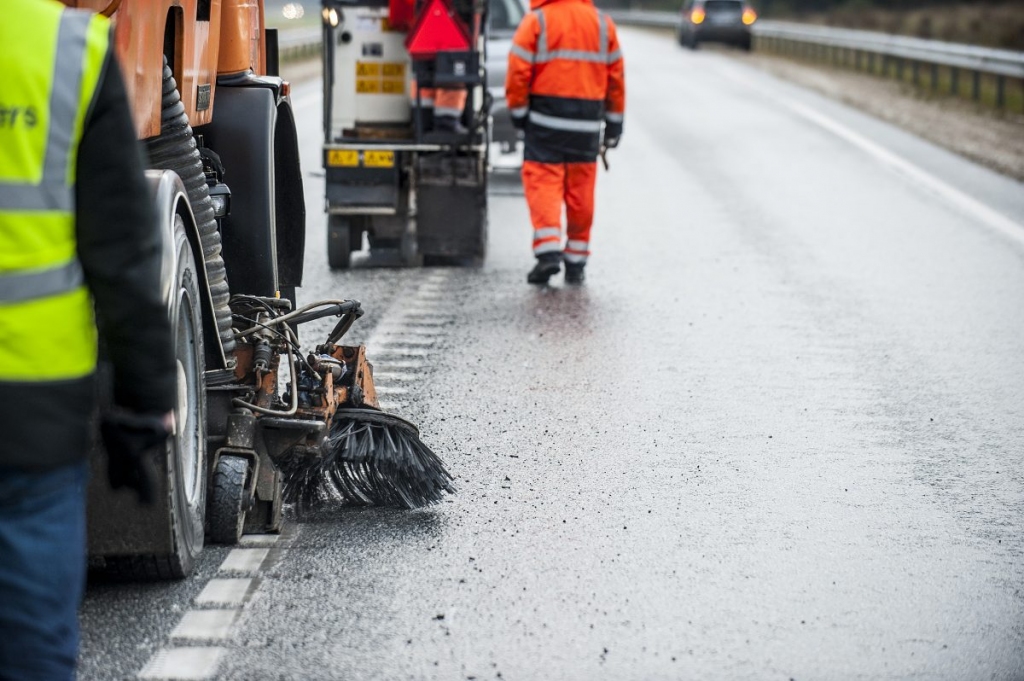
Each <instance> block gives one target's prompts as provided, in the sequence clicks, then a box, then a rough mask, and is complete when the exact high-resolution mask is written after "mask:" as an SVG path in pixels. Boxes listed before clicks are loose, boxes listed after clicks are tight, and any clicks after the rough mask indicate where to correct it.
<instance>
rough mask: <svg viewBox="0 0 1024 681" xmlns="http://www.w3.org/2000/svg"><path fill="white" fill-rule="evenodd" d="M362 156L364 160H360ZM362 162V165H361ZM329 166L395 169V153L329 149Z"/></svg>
mask: <svg viewBox="0 0 1024 681" xmlns="http://www.w3.org/2000/svg"><path fill="white" fill-rule="evenodd" d="M360 155H361V156H362V158H361V159H360ZM360 160H361V161H362V163H360ZM327 165H328V166H330V167H332V168H357V167H359V166H360V165H362V166H363V167H364V168H394V167H395V152H393V151H362V152H360V151H356V150H355V149H328V150H327Z"/></svg>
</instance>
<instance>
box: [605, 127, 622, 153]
mask: <svg viewBox="0 0 1024 681" xmlns="http://www.w3.org/2000/svg"><path fill="white" fill-rule="evenodd" d="M621 139H622V123H621V122H618V123H613V122H612V121H605V124H604V146H606V147H608V148H609V149H614V148H615V147H617V146H619V140H621Z"/></svg>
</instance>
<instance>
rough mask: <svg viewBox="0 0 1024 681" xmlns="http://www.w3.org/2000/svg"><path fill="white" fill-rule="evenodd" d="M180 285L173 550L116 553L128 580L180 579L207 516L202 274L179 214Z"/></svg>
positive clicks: (175, 313)
mask: <svg viewBox="0 0 1024 681" xmlns="http://www.w3.org/2000/svg"><path fill="white" fill-rule="evenodd" d="M174 244H175V252H176V253H177V256H178V257H177V277H176V281H177V287H176V288H175V290H174V293H173V295H174V300H173V303H172V311H171V328H172V330H173V332H174V356H175V360H176V364H177V368H178V380H177V384H178V404H177V406H176V407H175V409H174V419H175V432H174V435H173V437H171V438H170V441H169V442H168V445H167V460H166V466H165V467H163V468H164V469H165V470H166V475H167V483H166V489H167V494H168V497H169V499H168V503H167V507H168V510H169V513H170V518H169V520H170V527H171V535H172V547H173V548H172V550H171V552H170V553H168V554H162V555H161V554H157V555H153V554H149V555H145V554H144V555H129V556H116V557H111V558H107V559H106V572H107V573H108V574H110V575H111V576H113V577H115V578H117V579H124V580H162V579H180V578H182V577H186V576H188V575H189V574H190V573H191V572H192V567H193V565H194V564H195V559H196V557H197V556H198V555H199V552H200V551H202V549H203V530H204V520H205V515H206V386H205V383H204V381H203V373H204V372H205V371H206V360H205V352H204V348H203V318H202V310H201V307H200V306H201V304H202V303H201V302H200V301H201V299H200V297H199V284H198V281H199V278H198V276H197V274H196V262H195V258H194V257H193V256H192V247H191V245H189V241H188V237H187V236H186V234H185V224H184V222H182V219H181V217H180V216H177V217H175V220H174Z"/></svg>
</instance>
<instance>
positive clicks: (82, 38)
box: [0, 3, 110, 382]
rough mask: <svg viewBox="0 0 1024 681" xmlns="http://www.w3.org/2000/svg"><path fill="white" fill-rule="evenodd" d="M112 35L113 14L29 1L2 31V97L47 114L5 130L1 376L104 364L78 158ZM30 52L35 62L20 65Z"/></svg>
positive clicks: (82, 372)
mask: <svg viewBox="0 0 1024 681" xmlns="http://www.w3.org/2000/svg"><path fill="white" fill-rule="evenodd" d="M109 35H110V29H109V23H108V22H107V20H106V19H104V18H102V17H99V16H97V15H95V14H93V13H91V12H85V11H80V10H70V9H65V8H63V7H62V6H60V5H59V4H58V5H56V7H55V6H54V5H52V4H50V3H26V4H25V5H24V6H20V7H19V8H18V11H17V12H13V13H12V16H10V17H5V19H4V26H2V27H0V63H2V64H4V70H5V72H7V73H8V74H9V77H5V78H3V79H0V100H2V101H4V103H5V104H7V105H8V106H22V107H25V109H24V110H25V111H29V110H31V111H33V112H37V111H38V112H45V114H39V115H33V116H32V118H31V119H29V118H27V117H23V118H22V120H21V121H20V125H19V124H18V123H19V121H18V119H17V118H14V119H12V118H10V117H9V118H8V119H7V125H6V128H4V129H2V130H0V132H2V133H3V137H2V140H3V141H4V144H5V146H6V150H5V151H6V153H7V154H8V155H7V158H5V159H3V160H0V381H19V382H40V381H52V380H67V379H74V378H79V377H82V376H86V375H88V374H90V373H92V372H93V371H94V370H95V366H96V328H95V324H94V322H93V315H92V303H91V300H90V298H89V294H88V291H87V290H86V289H85V287H84V276H83V273H82V268H81V265H80V263H79V262H78V259H77V257H76V250H77V249H76V245H75V162H76V159H77V154H78V145H79V144H80V142H81V135H82V128H83V126H84V121H85V116H86V112H87V110H88V107H89V105H90V104H91V102H92V99H93V96H94V95H95V91H96V87H97V85H98V83H99V79H100V75H101V70H102V67H103V63H104V60H105V59H106V55H107V51H108V49H109ZM30 47H31V48H34V49H28V48H30ZM28 55H30V56H28ZM26 58H29V59H32V60H34V61H33V62H31V63H30V64H28V65H26V66H25V68H24V70H23V71H19V70H18V68H17V63H18V61H20V60H23V59H26ZM12 74H13V75H12ZM44 125H45V128H43V126H44Z"/></svg>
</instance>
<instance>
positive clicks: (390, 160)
mask: <svg viewBox="0 0 1024 681" xmlns="http://www.w3.org/2000/svg"><path fill="white" fill-rule="evenodd" d="M363 165H364V166H366V167H367V168H394V167H395V152H393V151H364V152H363Z"/></svg>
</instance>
